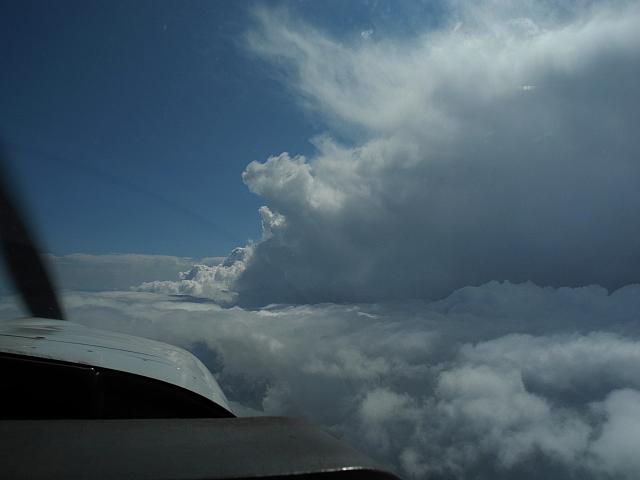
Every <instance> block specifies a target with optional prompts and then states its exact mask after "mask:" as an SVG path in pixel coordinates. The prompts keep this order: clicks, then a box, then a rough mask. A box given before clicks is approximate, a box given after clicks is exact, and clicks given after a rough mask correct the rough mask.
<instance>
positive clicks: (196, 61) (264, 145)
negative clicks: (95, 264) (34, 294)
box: [0, 1, 438, 257]
mask: <svg viewBox="0 0 640 480" xmlns="http://www.w3.org/2000/svg"><path fill="white" fill-rule="evenodd" d="M256 5H258V2H222V1H217V2H214V1H187V2H176V1H137V2H125V1H118V2H101V1H63V2H40V1H9V2H3V3H2V6H1V7H0V22H1V23H0V26H1V28H0V57H2V58H3V75H2V76H1V77H0V132H1V134H2V136H3V138H4V141H5V143H6V144H7V150H8V151H9V153H10V158H11V167H12V170H13V173H14V177H13V178H14V179H16V180H17V181H18V184H19V186H20V189H21V190H22V192H23V196H24V198H25V199H26V203H27V205H28V207H29V208H28V210H29V213H30V215H31V216H32V217H33V223H34V224H35V225H36V228H37V231H38V232H39V234H40V236H41V237H42V238H43V239H44V245H45V248H46V249H47V250H49V251H51V252H53V253H55V254H66V253H71V252H86V253H109V252H136V253H152V254H169V255H184V256H194V257H197V256H204V255H224V254H226V253H227V252H228V251H229V250H230V249H231V248H233V247H234V246H237V245H242V244H244V243H245V242H246V241H247V240H248V239H250V238H252V239H258V238H259V236H260V232H259V228H260V220H259V217H258V214H257V208H258V207H259V205H260V204H261V201H260V199H259V198H257V197H256V196H255V195H253V194H251V193H250V192H249V191H248V189H247V188H246V186H245V185H244V184H243V183H242V180H241V173H242V171H243V170H244V168H245V167H246V165H247V164H248V163H249V162H251V161H253V160H260V161H263V160H265V159H266V158H267V157H268V156H269V155H272V154H278V153H280V152H283V151H289V152H292V153H295V154H307V155H308V154H309V153H311V152H312V151H313V147H312V146H311V144H310V143H309V141H308V140H309V139H310V138H311V137H313V136H314V135H317V134H319V133H322V132H323V131H324V129H325V127H324V125H323V123H322V121H321V120H320V119H319V118H317V117H316V116H314V115H313V114H311V113H310V112H308V111H306V112H305V111H303V110H301V109H300V108H298V106H297V105H296V103H295V101H294V100H293V97H292V95H291V94H290V92H289V91H288V90H287V87H286V85H282V84H281V83H279V82H278V81H277V80H276V79H275V78H274V76H273V75H272V71H271V70H270V68H269V66H268V65H267V64H266V63H265V62H262V61H260V60H258V59H257V58H256V57H255V56H253V55H251V54H248V53H247V51H246V49H245V48H244V46H243V38H244V35H245V33H246V31H247V30H248V29H249V28H250V27H251V23H252V18H251V14H250V12H251V11H252V9H254V8H255V6H256ZM268 5H269V6H271V7H273V6H274V5H276V3H274V2H268ZM434 5H437V3H435V2H424V3H422V2H390V1H386V2H369V1H363V2H339V1H331V2H309V1H301V2H287V3H286V6H287V8H288V9H289V10H290V11H291V12H292V14H293V15H295V16H299V17H300V18H304V19H306V20H308V21H310V22H312V23H314V24H316V25H319V26H320V27H321V28H325V29H327V30H328V31H330V32H331V33H332V34H333V35H337V36H343V37H345V38H348V37H350V36H353V35H359V33H360V32H361V31H363V30H368V29H376V31H381V32H386V33H393V34H395V35H405V34H410V33H411V32H412V30H413V29H414V28H417V26H418V25H424V24H425V23H429V22H435V20H436V19H437V18H438V15H437V14H436V13H437V9H436V8H435V7H434Z"/></svg>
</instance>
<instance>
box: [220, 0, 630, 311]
mask: <svg viewBox="0 0 640 480" xmlns="http://www.w3.org/2000/svg"><path fill="white" fill-rule="evenodd" d="M452 5H453V6H452V7H451V9H450V12H449V17H447V18H448V20H443V21H442V22H441V26H440V27H439V28H438V29H437V30H430V31H425V32H424V33H423V34H421V35H417V36H414V37H412V38H402V39H389V38H381V37H380V36H379V35H376V36H374V37H371V38H368V39H366V41H363V39H362V38H360V36H358V35H354V38H353V39H352V40H349V39H344V38H342V39H341V40H340V41H338V40H337V39H334V38H332V37H331V36H330V35H328V34H326V33H323V32H322V31H319V30H317V29H315V28H314V27H313V26H311V25H308V24H304V23H301V22H300V21H298V20H296V19H294V18H292V17H291V16H288V15H287V14H286V13H283V12H282V11H272V10H261V11H258V12H257V13H256V15H255V20H256V22H255V26H254V28H253V29H252V30H251V32H250V33H249V34H248V36H247V45H248V48H249V49H250V50H251V51H252V52H253V53H254V54H256V55H257V56H258V57H259V58H262V59H264V60H265V61H267V62H269V64H271V65H272V67H273V70H274V71H275V72H278V75H279V78H281V79H282V81H283V82H285V83H286V85H287V86H288V87H289V88H290V89H291V90H292V91H293V92H294V94H295V96H296V97H295V98H298V99H299V101H300V104H301V108H307V109H310V110H311V111H312V112H313V114H315V115H317V116H318V117H319V118H320V119H322V121H324V122H325V124H326V125H327V134H326V135H324V136H322V137H319V138H316V139H315V140H314V142H315V146H316V153H315V154H314V155H312V156H311V157H309V158H305V157H302V156H297V155H295V154H289V153H281V154H278V155H274V156H272V157H270V158H268V159H267V160H266V161H265V162H252V163H251V164H249V166H248V167H247V169H246V171H245V172H244V175H243V179H244V182H245V183H246V184H247V186H248V187H249V188H250V189H251V191H253V192H255V193H256V194H258V195H260V196H261V197H262V198H263V199H264V201H265V204H266V205H265V207H263V208H262V210H261V213H262V215H263V226H264V228H265V232H266V233H265V237H264V238H263V239H262V240H261V241H260V242H257V243H256V244H253V245H250V246H248V247H247V248H249V249H250V250H251V253H252V254H251V255H250V258H244V259H243V260H242V263H241V264H239V265H237V266H235V267H234V270H235V272H234V275H227V274H226V273H225V274H222V276H223V277H225V278H226V280H227V281H228V284H227V285H225V286H224V288H226V289H229V290H232V291H234V292H236V293H237V301H238V302H239V303H240V304H242V305H250V306H257V305H264V304H268V303H273V302H290V303H301V302H302V303H307V302H322V301H372V300H375V301H378V300H381V299H382V300H388V299H402V298H431V299H433V298H438V297H443V296H446V295H447V294H449V293H451V292H452V291H453V290H455V289H456V288H460V287H463V286H465V285H477V284H481V283H484V282H487V281H490V280H504V279H508V280H511V281H514V282H521V281H533V282H535V283H537V284H540V285H555V286H559V285H573V286H577V285H588V284H600V285H603V286H605V287H607V288H610V289H615V288H617V287H620V286H622V285H625V284H628V283H631V282H633V281H637V280H639V279H640V278H639V275H640V274H639V273H638V269H637V265H638V264H639V262H640V249H639V248H638V244H637V241H636V239H637V238H638V237H639V236H640V216H639V215H638V214H637V213H638V211H640V189H638V188H637V185H638V184H639V181H640V162H638V158H640V137H639V136H638V135H637V134H636V129H637V124H638V120H639V118H638V112H639V109H638V105H640V87H638V85H639V84H638V82H637V79H638V78H640V56H638V54H637V52H638V51H639V49H640V30H639V29H638V28H637V25H638V23H639V22H640V8H638V5H637V3H632V2H608V3H605V4H593V2H591V3H587V4H585V3H582V4H579V5H581V6H580V7H574V8H573V9H572V10H571V9H568V8H564V7H563V9H562V11H561V10H560V8H559V7H557V6H556V7H553V6H552V4H551V3H549V2H523V3H518V5H520V7H517V6H516V4H511V3H509V2H477V3H474V4H473V6H469V5H470V2H463V3H462V4H461V3H457V4H455V3H452ZM565 7H566V6H565ZM335 138H341V139H343V140H342V141H338V140H336V139H335ZM345 139H346V140H345Z"/></svg>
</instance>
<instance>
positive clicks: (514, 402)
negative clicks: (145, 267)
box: [0, 282, 640, 478]
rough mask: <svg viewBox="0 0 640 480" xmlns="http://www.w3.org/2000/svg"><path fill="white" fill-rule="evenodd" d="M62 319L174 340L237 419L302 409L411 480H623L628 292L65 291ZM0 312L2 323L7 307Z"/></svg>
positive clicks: (638, 407)
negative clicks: (256, 300) (217, 296)
mask: <svg viewBox="0 0 640 480" xmlns="http://www.w3.org/2000/svg"><path fill="white" fill-rule="evenodd" d="M65 307H66V310H67V311H68V314H69V316H70V317H71V319H73V320H75V321H77V322H80V323H84V324H87V325H90V326H93V327H98V328H102V329H109V330H117V331H123V332H128V333H132V334H137V335H142V336H145V337H150V338H156V339H159V340H163V341H166V342H169V343H173V344H177V345H181V346H184V347H186V348H188V349H190V350H191V351H193V352H194V353H195V354H196V355H198V356H199V357H200V358H201V359H202V360H203V361H204V362H205V363H206V365H207V366H208V367H209V368H210V369H211V370H212V371H213V372H214V374H215V375H216V376H217V378H218V380H219V382H220V384H221V385H222V386H223V388H224V389H225V392H226V393H227V396H228V397H229V398H230V400H232V402H233V404H234V405H235V407H236V409H237V411H238V413H240V414H245V415H253V414H270V415H281V414H285V415H302V416H306V417H308V418H310V419H311V420H312V421H314V422H316V423H319V424H320V425H321V426H323V427H324V428H326V429H328V430H330V431H332V432H333V433H334V434H336V435H338V436H340V437H342V438H344V439H345V440H347V441H349V442H351V443H353V444H354V445H358V446H359V448H361V449H362V450H364V451H365V452H367V453H368V454H370V455H372V456H373V457H375V458H377V459H379V460H381V461H384V462H388V463H389V464H391V465H392V466H393V467H394V468H395V469H397V471H399V472H400V473H401V474H402V475H404V476H407V477H411V478H424V477H425V476H429V477H430V478H441V477H439V476H440V475H441V476H443V477H446V478H451V476H453V477H458V476H459V477H460V478H516V477H517V478H571V477H572V476H574V477H575V478H601V477H604V476H606V475H609V474H611V475H613V477H614V478H637V477H638V475H640V463H638V459H637V454H636V453H635V452H636V445H637V441H638V440H640V438H639V437H638V435H639V434H638V432H640V374H639V373H638V368H637V366H638V365H639V364H640V338H638V335H637V331H638V323H639V321H640V319H639V318H638V312H639V311H640V286H638V285H631V286H628V287H625V288H622V289H620V290H618V291H616V292H614V293H613V294H611V295H609V294H608V293H607V292H606V290H604V289H603V288H601V287H586V288H576V289H572V288H560V289H553V288H541V287H537V286H535V285H533V284H530V283H525V284H519V285H515V284H510V283H498V282H491V283H488V284H486V285H483V286H481V287H466V288H463V289H461V290H458V291H456V292H454V293H453V294H451V295H450V296H449V297H447V298H445V299H443V300H440V301H436V302H431V303H427V302H423V301H414V302H402V303H388V304H343V305H336V304H317V305H313V306H312V305H301V306H272V307H269V308H263V309H260V310H245V309H242V308H239V307H233V308H222V307H220V306H218V305H217V304H215V303H213V302H206V301H196V300H195V299H193V300H191V301H186V300H185V299H184V298H178V297H175V296H167V295H161V294H155V293H145V292H102V293H91V292H84V293H81V292H75V293H74V292H68V293H67V294H66V296H65ZM0 315H1V316H2V317H3V318H5V317H11V316H16V312H15V311H14V307H13V306H12V305H11V303H10V302H9V301H8V300H5V301H2V302H0Z"/></svg>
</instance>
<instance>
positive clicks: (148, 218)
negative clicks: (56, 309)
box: [0, 0, 640, 479]
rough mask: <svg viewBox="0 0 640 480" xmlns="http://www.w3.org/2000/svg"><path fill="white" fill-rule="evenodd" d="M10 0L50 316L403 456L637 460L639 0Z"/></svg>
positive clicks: (14, 132) (23, 165) (493, 467)
mask: <svg viewBox="0 0 640 480" xmlns="http://www.w3.org/2000/svg"><path fill="white" fill-rule="evenodd" d="M3 8H4V9H9V10H10V13H11V16H12V19H13V20H12V21H11V22H8V21H7V20H6V18H7V15H0V18H2V19H3V20H2V21H3V22H6V23H7V25H6V26H5V27H6V28H3V29H2V33H1V35H3V36H5V37H7V38H8V39H10V41H9V40H7V41H3V42H2V43H1V45H3V46H2V47H0V48H3V49H4V50H6V53H5V54H4V56H5V57H6V58H8V59H9V62H10V65H11V68H10V69H9V71H10V72H11V73H10V74H9V75H6V76H4V78H3V79H2V80H0V81H2V82H3V83H2V93H1V95H2V97H0V98H1V99H2V100H1V105H2V106H3V108H2V109H1V110H2V114H1V115H2V117H1V121H2V123H1V126H2V130H3V135H4V137H5V142H6V143H7V145H8V148H9V151H10V152H11V155H12V159H14V161H13V163H12V167H13V173H14V177H15V178H16V182H17V183H18V186H19V187H21V190H22V193H23V197H24V199H25V203H26V204H27V206H28V210H29V213H31V216H32V222H33V224H34V226H36V229H37V232H38V234H39V236H40V237H41V238H43V239H44V241H45V242H44V245H46V252H47V255H46V258H47V259H48V261H49V263H50V265H51V268H52V270H53V272H54V274H55V277H56V278H57V280H58V282H59V285H61V286H62V289H63V292H62V295H63V303H64V305H65V310H66V311H67V312H68V316H69V318H70V319H72V320H74V321H77V322H80V323H83V324H86V325H89V326H92V327H98V328H104V329H107V330H108V329H112V330H118V331H123V332H126V333H131V334H136V335H141V336H146V337H151V338H154V339H158V340H162V341H166V342H169V343H173V344H177V345H180V346H183V347H185V348H187V349H189V350H191V351H192V352H194V353H195V354H196V355H198V357H200V358H201V359H202V360H203V362H204V363H205V364H206V365H207V367H208V368H209V369H210V370H211V371H212V372H213V373H214V375H215V376H216V378H217V379H218V381H219V382H220V384H221V386H222V388H223V390H224V391H225V392H226V394H227V396H228V397H229V399H230V400H231V402H232V404H233V407H234V409H235V410H236V412H237V413H238V414H240V415H264V414H267V415H294V416H302V417H305V418H308V419H309V420H311V421H312V422H314V423H316V424H318V425H320V426H321V427H322V428H324V429H326V430H328V431H330V432H332V433H333V434H334V435H337V436H338V437H340V438H344V439H345V440H346V441H348V442H350V443H352V444H354V445H357V446H358V447H359V448H361V449H362V450H363V451H364V452H365V453H367V454H369V455H371V456H372V457H373V458H375V459H376V460H378V461H381V462H383V463H385V464H387V465H389V466H390V468H392V469H393V470H394V471H396V472H398V473H399V474H400V475H402V476H403V477H406V478H438V479H440V478H539V477H545V478H594V479H600V478H602V479H604V478H606V479H610V478H615V479H617V478H621V479H624V478H637V477H638V475H639V474H640V463H638V460H637V455H636V453H635V451H634V450H635V449H634V448H633V446H634V445H636V444H637V443H638V441H640V438H639V437H638V435H639V434H638V432H640V377H638V375H637V365H638V360H639V359H640V358H639V357H640V336H639V335H638V332H639V331H640V330H639V328H638V327H639V326H640V325H639V324H638V322H639V321H640V317H638V312H639V311H640V309H639V307H640V273H639V272H640V270H639V269H638V266H639V265H640V244H639V243H638V238H640V216H639V215H637V212H638V211H640V188H638V184H639V183H640V162H639V161H638V159H640V137H638V135H637V132H636V130H637V125H638V124H639V121H640V118H639V115H640V114H639V112H640V87H638V82H637V78H639V77H640V57H639V56H638V55H637V52H638V51H640V30H638V28H637V25H638V24H639V23H640V4H639V3H638V2H637V1H629V0H610V1H604V0H603V1H586V0H585V1H579V0H576V1H568V0H564V1H560V0H556V1H551V0H537V1H534V0H528V1H525V0H522V1H515V0H514V1H498V0H477V1H473V2H466V1H465V2H462V1H457V0H442V1H432V2H419V1H412V2H408V1H407V2H382V1H380V2H378V1H367V2H364V1H363V2H338V1H336V2H303V1H300V2H251V3H241V2H203V3H197V2H180V3H177V2H176V3H172V2H167V3H163V2H153V4H151V3H144V2H139V3H135V4H134V6H133V7H131V6H129V5H127V4H125V3H111V2H109V3H100V2H97V3H91V2H89V3H87V2H83V3H78V4H74V3H69V2H61V3H60V4H58V5H55V6H53V5H51V6H48V7H43V6H41V5H39V4H34V5H31V6H30V5H29V4H28V3H24V2H20V3H18V2H16V3H7V4H5V6H4V7H3ZM43 8H49V9H52V11H51V12H49V13H48V14H47V15H43V14H42V9H43ZM16 19H18V20H19V21H18V20H16ZM62 26H66V28H62ZM3 39H4V37H3ZM18 311H19V309H18V307H17V306H16V304H15V302H14V301H13V299H12V298H11V297H9V296H5V297H4V298H2V299H1V300H0V317H14V316H17V315H18V314H19V313H18Z"/></svg>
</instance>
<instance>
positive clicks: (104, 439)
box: [0, 417, 397, 480]
mask: <svg viewBox="0 0 640 480" xmlns="http://www.w3.org/2000/svg"><path fill="white" fill-rule="evenodd" d="M0 439H3V440H4V441H2V440H0V442H2V443H1V444H0V465H2V473H3V475H4V476H5V477H6V478H14V479H22V478H29V479H45V478H46V479H56V478H60V479H63V478H64V479H68V480H73V479H78V478H82V479H84V478H93V479H97V480H100V479H107V478H109V479H115V478H132V479H155V480H162V479H173V480H180V479H187V478H188V479H211V480H220V479H243V478H247V479H248V478H270V479H278V478H289V477H293V478H296V479H299V480H302V479H307V478H308V479H315V480H321V479H365V478H367V479H380V480H384V479H386V480H393V479H396V480H397V477H395V476H394V475H392V474H390V473H388V472H386V471H384V470H382V469H380V468H379V466H378V465H376V464H375V463H374V462H372V461H371V460H370V459H368V458H367V457H365V456H363V455H361V454H360V453H358V452H356V451H355V450H352V449H351V448H349V447H347V446H346V445H345V444H344V443H342V442H340V441H338V440H336V439H335V438H333V437H331V436H329V435H327V434H326V433H323V432H322V431H320V430H318V429H316V428H313V427H312V426H310V425H308V424H306V423H304V422H302V421H300V420H293V419H288V418H274V417H258V418H236V419H195V420H187V419H182V420H54V421H8V422H1V423H0ZM9 439H10V441H8V440H9Z"/></svg>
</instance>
